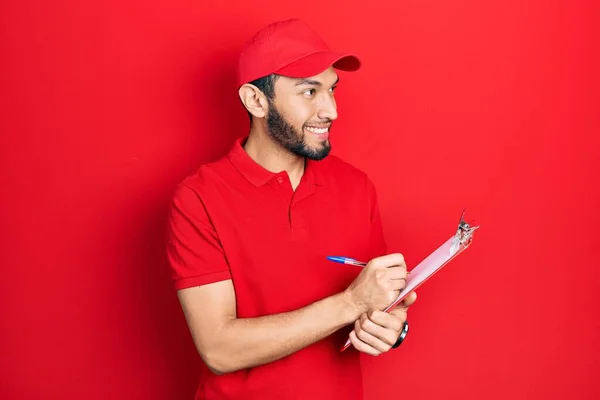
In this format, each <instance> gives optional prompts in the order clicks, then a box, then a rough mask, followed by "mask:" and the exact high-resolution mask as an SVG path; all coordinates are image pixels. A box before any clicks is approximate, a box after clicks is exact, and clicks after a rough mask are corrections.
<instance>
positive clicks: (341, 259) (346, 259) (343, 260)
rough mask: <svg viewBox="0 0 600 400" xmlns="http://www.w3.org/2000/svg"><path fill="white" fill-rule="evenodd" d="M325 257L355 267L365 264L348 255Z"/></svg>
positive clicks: (408, 273)
mask: <svg viewBox="0 0 600 400" xmlns="http://www.w3.org/2000/svg"><path fill="white" fill-rule="evenodd" d="M327 259H328V260H329V261H333V262H336V263H340V264H347V265H356V266H357V267H365V266H366V265H367V263H366V262H362V261H357V260H355V259H354V258H349V257H339V256H327ZM407 275H410V271H408V272H407Z"/></svg>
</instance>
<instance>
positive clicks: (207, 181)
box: [176, 155, 233, 197]
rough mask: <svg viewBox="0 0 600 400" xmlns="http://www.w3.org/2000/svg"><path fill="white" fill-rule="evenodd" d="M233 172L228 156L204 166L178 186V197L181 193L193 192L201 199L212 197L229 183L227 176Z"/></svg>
mask: <svg viewBox="0 0 600 400" xmlns="http://www.w3.org/2000/svg"><path fill="white" fill-rule="evenodd" d="M232 172H233V171H232V167H231V163H230V162H229V159H228V157H227V155H225V156H223V157H221V158H220V159H218V160H216V161H213V162H210V163H206V164H202V165H200V166H199V167H198V169H197V170H196V171H195V172H193V173H192V174H190V175H188V176H186V177H185V178H184V179H183V180H181V181H180V182H179V183H178V184H177V190H176V195H177V193H179V192H181V191H184V192H185V191H191V192H194V193H195V194H196V195H198V196H200V197H203V196H205V195H210V193H212V192H214V191H215V190H218V187H219V186H221V185H223V184H224V183H225V182H226V181H227V179H228V178H227V176H228V175H230V174H231V173H232Z"/></svg>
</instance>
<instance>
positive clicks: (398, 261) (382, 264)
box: [370, 253, 406, 268]
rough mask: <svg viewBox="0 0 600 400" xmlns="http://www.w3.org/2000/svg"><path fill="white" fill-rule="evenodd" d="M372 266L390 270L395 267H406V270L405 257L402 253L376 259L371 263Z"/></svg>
mask: <svg viewBox="0 0 600 400" xmlns="http://www.w3.org/2000/svg"><path fill="white" fill-rule="evenodd" d="M370 264H372V265H373V267H375V268H389V267H394V266H404V267H405V268H406V263H405V261H404V256H403V255H402V254H400V253H394V254H388V255H385V256H381V257H377V258H374V259H373V260H371V261H370Z"/></svg>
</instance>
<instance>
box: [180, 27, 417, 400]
mask: <svg viewBox="0 0 600 400" xmlns="http://www.w3.org/2000/svg"><path fill="white" fill-rule="evenodd" d="M359 66H360V62H359V60H358V59H357V58H356V57H355V56H352V55H347V54H342V53H336V52H332V51H330V50H329V48H328V47H327V46H326V45H325V43H324V42H323V41H322V40H321V39H320V38H319V37H318V36H317V35H316V33H314V32H313V31H312V30H311V28H309V27H308V26H307V25H306V24H304V23H303V22H302V21H300V20H298V19H293V20H286V21H280V22H276V23H273V24H271V25H269V26H267V27H265V28H264V29H263V30H261V31H260V32H258V33H257V34H256V35H255V36H254V37H253V38H252V39H251V40H250V41H249V42H248V43H247V44H246V46H245V48H244V50H243V51H242V54H241V57H240V63H239V96H240V99H241V102H242V103H243V105H244V106H245V107H246V109H247V111H248V113H249V115H250V118H251V128H250V133H249V135H248V136H247V137H244V138H242V139H240V140H238V141H237V142H236V143H235V144H234V146H233V148H232V149H231V151H230V152H229V154H228V155H227V156H225V157H223V158H222V159H220V160H218V161H216V162H214V163H211V164H207V165H203V166H201V167H200V169H199V171H198V172H197V173H196V174H194V175H192V176H190V177H188V178H186V179H185V181H184V182H183V183H182V184H180V185H179V186H178V188H177V191H176V194H175V196H174V200H173V206H172V209H171V216H170V225H169V226H170V230H169V232H170V238H169V246H168V253H169V260H170V264H171V267H172V271H173V277H174V280H175V286H176V289H177V290H178V296H179V299H180V302H181V305H182V308H183V311H184V314H185V317H186V320H187V323H188V325H189V328H190V331H191V334H192V337H193V340H194V343H195V345H196V347H197V349H198V352H199V354H200V356H201V357H202V359H203V361H204V364H205V366H206V367H207V368H205V369H204V370H203V373H202V376H201V383H200V386H199V388H198V391H197V394H196V399H311V400H315V399H361V398H362V384H361V371H360V360H359V354H360V352H363V353H366V354H370V355H378V354H381V353H383V352H386V351H389V350H390V348H392V346H393V345H394V344H395V343H396V342H397V340H398V337H399V335H400V333H401V330H402V328H403V326H404V323H405V321H406V311H407V308H408V306H410V305H411V304H412V303H413V302H414V301H415V299H416V294H414V293H412V294H411V296H409V297H408V298H407V299H406V300H405V301H404V302H403V304H401V305H400V306H398V307H397V308H395V309H394V310H392V311H391V312H390V313H383V312H381V311H379V310H382V309H384V308H385V307H386V306H388V305H389V304H391V303H392V301H393V300H395V299H396V297H397V295H398V293H399V291H400V290H401V289H402V288H403V287H404V286H405V282H406V281H405V280H406V264H405V262H404V260H403V257H402V255H400V254H387V255H386V245H385V241H384V239H383V234H382V225H381V220H380V215H379V209H378V206H377V198H376V193H375V189H374V187H373V184H372V183H371V181H370V180H369V178H368V177H367V176H366V174H364V173H363V172H361V171H359V170H358V169H356V168H354V167H352V166H351V165H349V164H347V163H345V162H343V161H342V160H340V159H339V158H336V157H334V156H328V154H329V151H330V148H331V145H330V141H329V135H330V132H331V126H332V123H333V121H335V119H336V118H337V111H336V102H335V97H334V91H335V87H336V85H337V83H338V80H339V78H338V75H337V72H336V70H346V71H353V70H356V69H358V68H359ZM331 255H337V256H349V257H352V258H355V259H359V260H370V261H369V263H368V264H367V266H366V267H364V268H361V267H358V266H352V265H344V264H336V263H333V262H330V261H328V260H327V256H331ZM348 334H350V338H351V341H352V345H353V348H349V349H348V350H346V351H344V352H340V347H341V346H342V345H343V344H344V342H345V341H346V339H347V338H348Z"/></svg>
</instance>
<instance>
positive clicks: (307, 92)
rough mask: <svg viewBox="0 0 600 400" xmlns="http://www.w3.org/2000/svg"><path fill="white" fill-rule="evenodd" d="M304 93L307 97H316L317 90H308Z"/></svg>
mask: <svg viewBox="0 0 600 400" xmlns="http://www.w3.org/2000/svg"><path fill="white" fill-rule="evenodd" d="M302 93H304V94H305V95H307V96H308V97H312V96H314V95H315V93H316V90H315V89H307V90H305V91H304V92H302Z"/></svg>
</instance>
